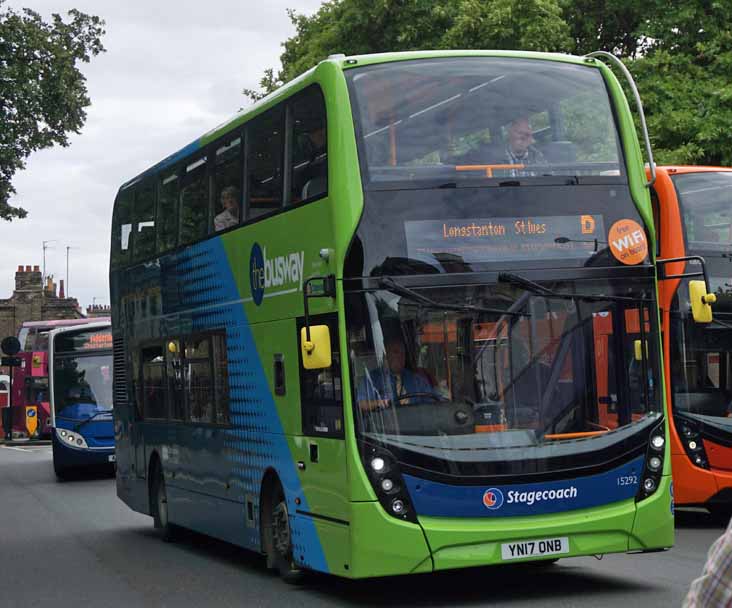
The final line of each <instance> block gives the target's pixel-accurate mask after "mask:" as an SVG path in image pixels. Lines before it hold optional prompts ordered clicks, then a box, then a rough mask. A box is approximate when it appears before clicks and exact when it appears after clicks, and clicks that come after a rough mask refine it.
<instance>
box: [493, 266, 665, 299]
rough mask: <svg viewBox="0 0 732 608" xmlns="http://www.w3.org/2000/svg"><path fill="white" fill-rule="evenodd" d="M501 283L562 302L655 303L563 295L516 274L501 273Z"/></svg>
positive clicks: (615, 297)
mask: <svg viewBox="0 0 732 608" xmlns="http://www.w3.org/2000/svg"><path fill="white" fill-rule="evenodd" d="M498 282H499V283H508V284H509V285H513V286H515V287H520V288H521V289H523V290H524V291H530V292H531V293H535V294H537V295H541V296H547V297H549V298H560V299H562V300H584V301H586V302H653V300H651V299H649V298H632V297H630V296H609V295H606V294H597V295H589V294H571V293H561V292H558V291H554V290H553V289H549V288H548V287H544V286H543V285H539V283H536V282H534V281H531V280H529V279H527V278H524V277H522V276H521V275H518V274H516V273H514V272H501V273H499V275H498Z"/></svg>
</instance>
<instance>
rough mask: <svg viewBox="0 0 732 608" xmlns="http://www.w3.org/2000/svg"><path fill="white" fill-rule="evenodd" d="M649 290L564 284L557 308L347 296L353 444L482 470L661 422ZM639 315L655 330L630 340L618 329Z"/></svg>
mask: <svg viewBox="0 0 732 608" xmlns="http://www.w3.org/2000/svg"><path fill="white" fill-rule="evenodd" d="M644 284H645V283H643V282H640V281H634V280H631V281H623V285H622V286H620V285H618V284H614V282H612V281H609V280H592V281H583V282H581V284H580V283H579V282H574V281H562V282H560V283H557V284H556V285H557V287H556V296H553V295H536V294H533V293H529V292H526V291H523V290H521V289H516V288H513V287H507V286H506V285H504V284H499V285H492V286H491V285H480V286H451V287H449V288H430V289H418V290H414V295H413V296H410V295H409V294H404V293H403V292H402V293H401V294H400V293H397V290H395V289H381V290H374V291H366V292H362V293H352V294H349V302H348V304H347V306H346V308H347V310H348V311H349V353H350V359H351V368H352V384H353V391H354V403H355V413H356V421H357V430H358V432H359V433H360V434H361V436H362V438H366V439H370V440H375V441H380V442H387V443H391V442H397V443H400V444H409V445H410V446H411V448H412V449H416V450H427V451H430V450H437V451H439V452H440V453H441V454H442V456H441V457H444V458H447V459H461V458H465V457H467V456H466V454H467V453H468V452H469V451H471V450H474V451H480V452H483V453H482V454H481V456H480V459H481V460H484V461H485V460H495V461H499V460H501V461H505V460H513V459H516V460H521V459H526V458H527V457H533V458H536V459H542V458H546V457H550V456H556V455H557V454H559V453H563V454H565V455H566V454H568V453H571V452H572V451H573V450H578V451H586V450H588V449H589V450H591V449H592V448H591V447H590V445H589V444H593V442H594V441H595V440H597V441H599V442H600V444H601V445H602V444H608V445H609V444H610V443H612V442H614V441H616V440H618V439H619V436H620V435H622V434H623V433H624V432H625V431H626V430H629V429H630V428H631V427H633V428H637V427H638V425H642V424H643V423H644V422H650V421H651V420H657V418H658V416H659V415H660V405H659V402H660V401H659V399H660V395H659V394H658V391H657V387H658V386H659V382H658V377H657V372H656V370H657V367H658V365H657V363H658V359H657V354H656V352H655V350H656V349H655V346H654V345H653V342H654V341H653V340H652V338H651V337H650V335H647V336H644V335H643V333H644V332H647V331H649V330H650V329H651V327H652V322H651V321H650V319H652V317H653V315H651V314H649V311H650V310H651V309H650V308H649V302H650V300H648V299H647V298H648V294H647V293H644V288H643V285H644ZM566 294H575V296H576V297H565V295H566ZM590 294H594V295H590ZM598 294H602V295H604V296H605V297H607V298H608V300H606V301H603V300H602V296H598ZM618 296H619V297H618ZM639 307H640V308H639ZM639 309H643V311H644V317H645V319H646V320H647V322H646V323H645V324H643V328H642V329H640V328H636V330H632V328H631V327H630V325H629V324H626V323H625V322H623V321H621V319H626V318H629V317H630V315H629V314H628V313H634V314H635V318H636V320H637V319H638V311H639ZM614 321H615V322H614ZM636 325H637V323H636ZM604 327H611V328H613V329H611V330H610V331H608V330H607V329H603V328H604ZM631 331H640V332H641V335H640V339H641V340H645V341H646V343H647V344H648V345H650V346H649V347H648V348H647V349H646V352H645V353H643V352H642V350H643V349H635V350H636V352H639V353H640V354H641V357H640V360H636V359H635V358H634V357H633V354H632V353H633V352H634V347H633V345H634V341H635V339H636V336H635V335H632V334H631ZM608 334H610V335H608ZM608 338H609V339H608ZM609 387H611V388H609ZM573 446H574V447H573ZM498 448H501V449H498ZM511 449H513V450H514V451H513V452H512V451H511ZM527 450H528V452H527ZM565 464H566V463H565Z"/></svg>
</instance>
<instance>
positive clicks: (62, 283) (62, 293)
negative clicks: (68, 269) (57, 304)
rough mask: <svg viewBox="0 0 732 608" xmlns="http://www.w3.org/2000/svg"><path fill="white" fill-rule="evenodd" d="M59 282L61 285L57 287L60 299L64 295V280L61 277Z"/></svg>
mask: <svg viewBox="0 0 732 608" xmlns="http://www.w3.org/2000/svg"><path fill="white" fill-rule="evenodd" d="M59 283H60V285H61V287H59V290H58V297H59V298H61V299H63V298H65V297H66V294H65V292H64V280H63V279H61V280H60V281H59Z"/></svg>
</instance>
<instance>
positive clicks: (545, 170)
mask: <svg viewBox="0 0 732 608" xmlns="http://www.w3.org/2000/svg"><path fill="white" fill-rule="evenodd" d="M346 75H347V78H348V80H349V85H350V90H351V99H352V103H353V105H354V111H353V114H354V117H355V118H356V125H357V136H358V139H359V148H360V156H361V162H362V166H363V169H364V172H363V173H364V186H365V187H366V188H367V189H372V190H374V189H375V190H382V189H386V190H388V189H404V188H405V187H406V188H410V187H413V188H424V187H430V186H432V187H461V186H471V185H476V184H485V183H490V182H491V181H492V180H493V179H497V180H499V181H505V180H506V178H519V179H523V178H534V179H533V180H532V181H533V182H536V180H537V179H539V178H543V179H544V181H547V180H549V181H551V178H555V179H554V181H555V182H557V183H566V182H567V179H566V178H567V177H573V178H578V179H575V180H574V182H575V183H579V182H584V183H588V182H589V183H597V182H598V181H603V180H601V178H604V181H608V180H610V181H613V180H614V181H615V182H617V180H618V179H619V178H618V176H620V175H621V173H623V163H622V160H621V153H620V148H619V145H618V141H619V138H618V134H617V130H616V127H615V122H614V118H613V113H612V110H611V108H610V104H609V99H608V92H607V90H606V88H605V84H604V81H603V78H602V75H601V73H600V72H599V70H597V69H595V68H592V67H586V66H578V65H572V64H566V63H554V62H549V61H542V60H536V59H531V60H529V59H521V60H518V59H511V60H507V59H504V58H498V57H456V58H441V59H421V60H412V61H400V62H394V63H387V64H376V65H371V66H366V67H362V68H355V69H351V70H348V71H347V72H346ZM556 178H561V179H556ZM579 178H581V179H579Z"/></svg>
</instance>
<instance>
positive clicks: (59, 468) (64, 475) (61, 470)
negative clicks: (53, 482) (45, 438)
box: [53, 454, 70, 481]
mask: <svg viewBox="0 0 732 608" xmlns="http://www.w3.org/2000/svg"><path fill="white" fill-rule="evenodd" d="M53 472H54V473H56V479H57V480H58V481H66V480H67V479H68V478H69V477H70V472H69V470H68V469H67V468H66V467H65V466H63V465H62V464H61V463H60V462H59V461H58V458H56V454H54V455H53Z"/></svg>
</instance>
